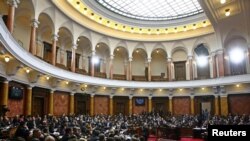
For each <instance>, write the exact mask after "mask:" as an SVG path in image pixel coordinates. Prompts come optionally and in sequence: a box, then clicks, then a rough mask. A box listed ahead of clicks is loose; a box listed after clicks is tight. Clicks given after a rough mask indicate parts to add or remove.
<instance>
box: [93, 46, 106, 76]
mask: <svg viewBox="0 0 250 141" xmlns="http://www.w3.org/2000/svg"><path fill="white" fill-rule="evenodd" d="M95 50H96V55H95V57H94V58H92V61H94V64H95V77H101V78H107V72H109V63H110V50H109V47H108V45H107V44H106V43H103V42H100V43H98V44H97V45H96V47H95Z"/></svg>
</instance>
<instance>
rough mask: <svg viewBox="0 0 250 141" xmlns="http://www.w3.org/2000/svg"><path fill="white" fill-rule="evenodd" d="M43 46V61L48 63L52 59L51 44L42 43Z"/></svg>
mask: <svg viewBox="0 0 250 141" xmlns="http://www.w3.org/2000/svg"><path fill="white" fill-rule="evenodd" d="M43 44H44V51H43V59H44V60H45V61H46V62H50V60H51V57H52V44H50V43H47V42H43Z"/></svg>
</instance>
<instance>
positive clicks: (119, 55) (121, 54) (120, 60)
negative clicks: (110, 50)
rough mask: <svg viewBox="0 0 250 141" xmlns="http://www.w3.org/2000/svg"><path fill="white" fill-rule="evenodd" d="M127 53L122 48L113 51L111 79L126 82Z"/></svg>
mask: <svg viewBox="0 0 250 141" xmlns="http://www.w3.org/2000/svg"><path fill="white" fill-rule="evenodd" d="M127 60H128V51H127V49H126V48H124V47H121V46H120V47H117V48H115V50H114V61H113V66H114V67H113V72H114V74H113V79H117V80H126V74H127Z"/></svg>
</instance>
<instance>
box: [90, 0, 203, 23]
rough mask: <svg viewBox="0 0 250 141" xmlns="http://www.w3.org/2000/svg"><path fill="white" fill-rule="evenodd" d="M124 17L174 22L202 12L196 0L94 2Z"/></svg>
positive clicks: (102, 0)
mask: <svg viewBox="0 0 250 141" xmlns="http://www.w3.org/2000/svg"><path fill="white" fill-rule="evenodd" d="M95 1H97V2H98V3H99V4H100V5H102V6H103V7H105V8H107V9H108V10H110V11H113V12H115V13H117V14H120V15H122V16H125V17H129V18H133V19H139V20H149V21H162V20H175V19H180V18H186V17H189V16H193V15H197V14H200V13H202V12H203V10H202V8H201V6H200V4H199V3H198V1H197V0H95Z"/></svg>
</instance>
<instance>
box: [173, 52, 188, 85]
mask: <svg viewBox="0 0 250 141" xmlns="http://www.w3.org/2000/svg"><path fill="white" fill-rule="evenodd" d="M172 59H173V64H174V77H175V80H176V81H180V80H186V73H187V72H186V62H187V53H186V51H185V50H184V49H182V48H177V49H176V50H175V51H174V52H173V54H172Z"/></svg>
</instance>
